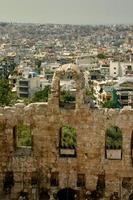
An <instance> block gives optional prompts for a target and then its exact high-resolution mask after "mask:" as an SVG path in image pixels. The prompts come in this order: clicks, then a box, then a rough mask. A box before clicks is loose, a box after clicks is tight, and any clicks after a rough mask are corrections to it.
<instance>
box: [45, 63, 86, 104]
mask: <svg viewBox="0 0 133 200" xmlns="http://www.w3.org/2000/svg"><path fill="white" fill-rule="evenodd" d="M66 73H71V75H72V78H73V80H74V81H75V82H76V108H79V107H81V106H82V105H83V104H84V94H85V92H84V90H85V87H84V86H85V80H84V75H83V72H81V71H80V70H79V68H78V66H77V65H75V64H66V65H63V66H61V67H60V68H59V69H58V70H57V71H56V72H55V73H54V76H53V81H52V86H51V96H50V98H49V101H48V103H49V104H51V105H54V106H55V105H56V106H57V107H59V96H60V79H61V77H62V76H64V75H65V74H66Z"/></svg>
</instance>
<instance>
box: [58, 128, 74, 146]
mask: <svg viewBox="0 0 133 200" xmlns="http://www.w3.org/2000/svg"><path fill="white" fill-rule="evenodd" d="M61 147H63V148H75V147H76V129H75V128H72V127H71V126H63V127H62V128H61Z"/></svg>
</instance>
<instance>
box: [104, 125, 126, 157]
mask: <svg viewBox="0 0 133 200" xmlns="http://www.w3.org/2000/svg"><path fill="white" fill-rule="evenodd" d="M105 147H106V149H105V156H106V158H107V159H121V158H122V131H121V129H120V128H119V127H117V126H111V127H109V128H108V129H107V130H106V139H105Z"/></svg>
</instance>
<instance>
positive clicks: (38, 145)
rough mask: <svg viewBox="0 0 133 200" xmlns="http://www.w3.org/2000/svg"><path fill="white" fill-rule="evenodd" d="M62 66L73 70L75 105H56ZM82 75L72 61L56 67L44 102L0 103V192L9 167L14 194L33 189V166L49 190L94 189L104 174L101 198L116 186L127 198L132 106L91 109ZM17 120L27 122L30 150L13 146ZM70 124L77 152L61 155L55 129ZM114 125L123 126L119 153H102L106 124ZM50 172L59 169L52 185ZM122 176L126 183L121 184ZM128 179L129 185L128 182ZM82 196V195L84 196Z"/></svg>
mask: <svg viewBox="0 0 133 200" xmlns="http://www.w3.org/2000/svg"><path fill="white" fill-rule="evenodd" d="M66 72H71V73H72V74H73V77H74V80H75V81H76V83H77V93H76V107H75V109H70V110H66V109H62V108H60V106H59V95H60V94H59V92H60V88H59V81H60V77H61V76H62V75H63V74H65V73H66ZM84 97H85V91H84V78H83V74H82V72H79V71H78V69H77V68H76V67H75V66H68V67H62V68H61V69H60V70H59V71H57V72H56V73H55V76H54V80H53V84H52V91H51V97H50V98H49V101H48V103H33V104H30V105H28V106H24V105H23V104H16V105H15V106H14V107H5V108H0V127H1V128H0V194H2V193H3V180H4V177H5V173H6V171H13V173H14V180H15V185H14V186H13V189H12V195H13V197H16V196H17V194H18V193H19V192H20V191H22V190H23V189H26V190H27V191H28V192H29V193H30V194H31V193H32V186H31V178H32V173H33V172H37V174H38V175H37V176H38V177H37V178H38V184H39V186H38V187H39V188H41V187H43V188H46V189H48V190H49V194H51V196H52V195H53V193H54V192H56V193H57V192H58V191H59V190H60V189H61V188H66V187H71V188H73V189H76V190H78V191H84V190H85V193H86V192H88V191H89V192H93V191H94V192H96V190H97V185H98V180H99V175H103V174H104V175H105V194H104V199H106V200H109V199H110V196H111V195H112V194H113V193H114V192H116V193H117V194H118V196H119V197H120V198H121V199H122V198H123V199H124V200H125V199H128V195H129V193H131V192H132V191H131V190H130V191H128V192H127V186H125V185H126V184H127V185H128V184H130V183H131V184H132V179H133V165H132V155H131V139H132V130H133V110H124V109H123V110H121V111H118V110H113V109H110V110H108V109H90V108H89V107H88V105H85V104H84ZM20 122H23V123H24V124H27V125H29V126H30V127H31V134H32V149H31V152H30V153H28V154H27V152H25V153H24V152H23V153H22V154H21V153H19V154H18V152H17V151H16V149H15V148H14V137H13V128H14V127H15V126H17V125H18V124H19V123H20ZM65 125H70V126H71V127H74V128H75V129H76V135H77V147H76V153H77V155H76V157H73V158H72V157H67V158H64V157H60V154H59V148H60V146H59V141H60V129H61V128H62V127H63V126H65ZM110 126H117V127H119V128H120V129H121V130H122V137H123V138H122V159H121V160H109V159H107V158H106V157H105V139H106V134H105V133H106V130H107V128H109V127H110ZM52 172H59V186H57V187H52V186H51V185H50V178H51V174H52ZM78 173H79V174H85V179H86V180H85V187H84V188H79V187H77V174H78ZM125 182H126V184H125ZM131 184H130V185H131ZM85 198H86V197H84V198H81V200H82V199H85Z"/></svg>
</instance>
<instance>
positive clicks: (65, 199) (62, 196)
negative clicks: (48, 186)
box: [57, 188, 76, 200]
mask: <svg viewBox="0 0 133 200" xmlns="http://www.w3.org/2000/svg"><path fill="white" fill-rule="evenodd" d="M75 196H76V191H75V190H73V189H71V188H64V189H62V190H59V192H58V193H57V199H58V200H75Z"/></svg>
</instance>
